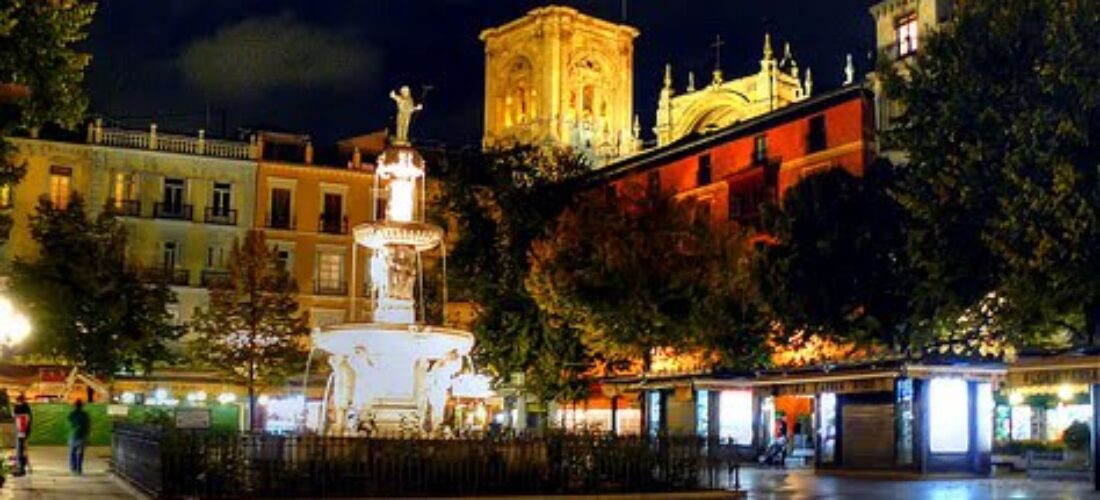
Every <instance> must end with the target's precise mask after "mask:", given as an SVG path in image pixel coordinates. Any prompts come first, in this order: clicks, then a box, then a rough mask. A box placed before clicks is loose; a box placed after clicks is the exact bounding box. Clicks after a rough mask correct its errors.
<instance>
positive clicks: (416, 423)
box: [313, 323, 474, 435]
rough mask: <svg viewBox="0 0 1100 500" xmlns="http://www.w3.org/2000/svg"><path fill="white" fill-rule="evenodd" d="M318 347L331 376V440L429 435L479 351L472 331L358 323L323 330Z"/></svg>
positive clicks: (317, 340)
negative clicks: (426, 432) (383, 434)
mask: <svg viewBox="0 0 1100 500" xmlns="http://www.w3.org/2000/svg"><path fill="white" fill-rule="evenodd" d="M313 342H314V344H315V345H316V346H317V347H318V348H319V349H321V350H322V351H325V352H328V353H329V363H330V365H331V366H332V369H333V376H332V384H331V387H332V395H331V397H327V398H326V401H329V402H331V405H332V406H331V407H330V408H329V407H326V412H327V411H330V410H331V411H332V414H331V415H330V417H331V418H329V419H328V420H329V421H331V422H332V427H331V428H330V429H329V431H330V432H331V433H335V434H342V435H362V433H363V432H374V431H377V432H405V431H408V430H411V429H412V430H417V431H420V430H431V429H433V428H438V426H439V425H440V424H441V423H442V422H443V420H444V410H445V407H446V403H447V399H448V393H449V391H450V390H451V387H452V384H453V380H454V377H455V375H456V374H457V373H458V372H459V371H460V370H461V369H462V366H463V360H464V359H465V357H466V355H467V354H468V353H469V352H470V349H471V348H472V347H473V345H474V336H473V335H472V334H470V333H469V332H465V331H462V330H456V329H453V328H446V327H438V326H422V325H415V324H401V323H360V324H345V325H333V326H329V327H325V328H323V329H321V330H320V331H318V332H317V333H315V334H314V335H313Z"/></svg>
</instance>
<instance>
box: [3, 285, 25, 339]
mask: <svg viewBox="0 0 1100 500" xmlns="http://www.w3.org/2000/svg"><path fill="white" fill-rule="evenodd" d="M30 334H31V322H30V321H29V320H28V319H27V317H26V316H24V315H23V314H21V313H20V312H19V311H16V310H15V306H14V305H12V303H11V301H10V300H8V299H7V298H6V297H3V296H0V344H3V346H4V347H6V348H10V347H12V346H15V345H16V344H19V343H22V342H23V340H24V339H26V338H27V336H29V335H30Z"/></svg>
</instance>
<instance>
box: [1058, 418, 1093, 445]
mask: <svg viewBox="0 0 1100 500" xmlns="http://www.w3.org/2000/svg"><path fill="white" fill-rule="evenodd" d="M1090 437H1091V433H1090V432H1089V426H1088V424H1086V423H1084V422H1081V421H1077V422H1074V423H1072V424H1070V425H1069V427H1067V428H1066V432H1065V433H1063V434H1062V442H1064V443H1065V444H1066V448H1069V449H1071V450H1082V449H1085V448H1088V446H1089V438H1090Z"/></svg>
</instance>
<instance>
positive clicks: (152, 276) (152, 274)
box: [141, 267, 191, 286]
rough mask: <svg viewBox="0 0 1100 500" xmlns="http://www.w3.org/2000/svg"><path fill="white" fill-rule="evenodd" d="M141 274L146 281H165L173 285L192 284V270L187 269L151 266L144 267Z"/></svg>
mask: <svg viewBox="0 0 1100 500" xmlns="http://www.w3.org/2000/svg"><path fill="white" fill-rule="evenodd" d="M141 276H142V279H144V280H145V281H152V282H163V283H165V284H167V285H171V286H191V271H189V270H187V269H169V268H165V267H150V268H146V269H143V270H142V271H141Z"/></svg>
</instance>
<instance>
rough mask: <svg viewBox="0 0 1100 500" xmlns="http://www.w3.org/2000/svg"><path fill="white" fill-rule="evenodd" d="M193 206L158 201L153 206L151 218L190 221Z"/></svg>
mask: <svg viewBox="0 0 1100 500" xmlns="http://www.w3.org/2000/svg"><path fill="white" fill-rule="evenodd" d="M193 214H194V206H192V205H188V204H185V203H164V202H161V201H158V202H156V203H154V204H153V217H154V218H157V219H169V220H187V221H189V220H192V218H193Z"/></svg>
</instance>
